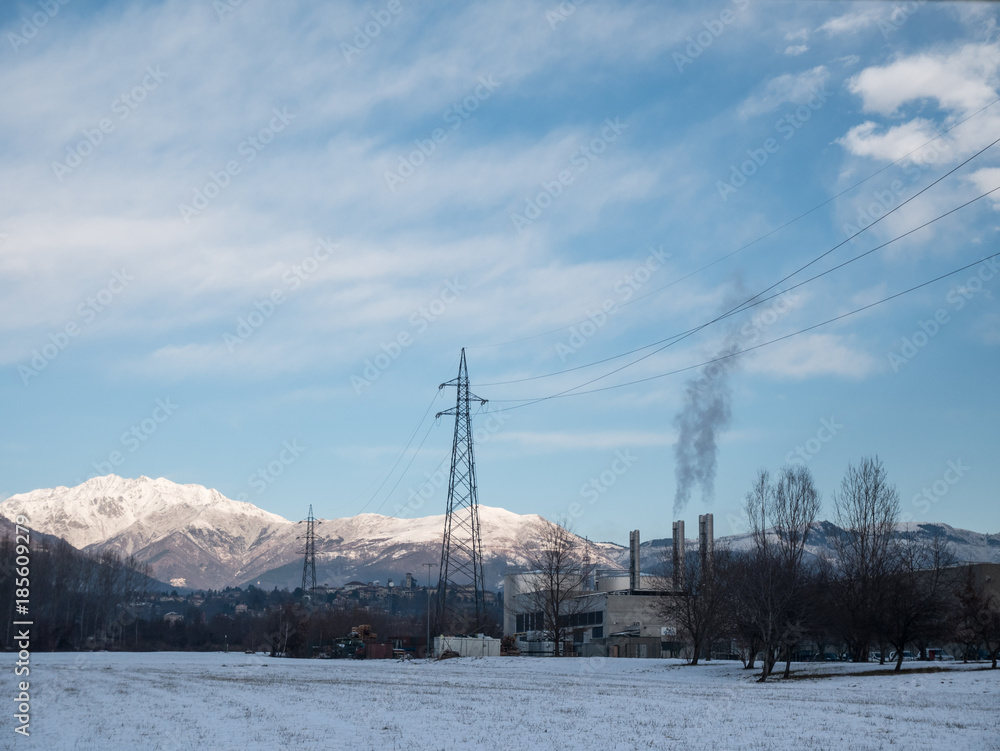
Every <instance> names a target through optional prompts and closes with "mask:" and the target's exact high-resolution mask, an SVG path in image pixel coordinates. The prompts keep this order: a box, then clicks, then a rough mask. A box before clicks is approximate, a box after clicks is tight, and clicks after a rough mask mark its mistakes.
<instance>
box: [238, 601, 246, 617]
mask: <svg viewBox="0 0 1000 751" xmlns="http://www.w3.org/2000/svg"><path fill="white" fill-rule="evenodd" d="M245 612H247V606H246V605H245V604H244V603H242V602H241V603H238V604H237V605H236V614H237V615H239V614H240V613H245Z"/></svg>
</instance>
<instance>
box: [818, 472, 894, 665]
mask: <svg viewBox="0 0 1000 751" xmlns="http://www.w3.org/2000/svg"><path fill="white" fill-rule="evenodd" d="M833 503H834V510H835V514H836V521H837V524H838V526H840V527H841V528H842V529H843V530H844V531H843V534H842V535H840V536H838V537H837V538H835V540H834V547H835V549H836V551H837V557H838V559H839V565H840V568H839V576H838V577H837V579H836V581H835V586H834V596H835V597H836V601H837V609H838V612H839V613H840V620H841V632H842V634H843V637H844V640H845V641H846V642H847V646H848V649H849V650H850V653H851V657H852V658H853V660H854V661H855V662H867V661H868V648H869V646H870V645H871V644H872V643H873V642H874V641H876V639H877V638H878V636H879V619H880V617H881V611H882V608H883V601H884V599H885V595H886V589H887V587H888V585H889V579H890V576H891V575H892V572H893V550H892V536H893V532H894V530H895V527H896V522H897V520H898V518H899V493H898V491H897V490H896V487H895V485H892V484H890V483H889V482H888V480H887V474H886V470H885V467H884V466H883V465H882V462H881V461H880V460H879V458H878V457H877V456H876V457H864V458H862V459H861V461H860V462H859V463H858V465H857V466H855V465H853V464H852V465H848V467H847V471H846V472H845V473H844V477H843V480H841V484H840V490H839V492H837V493H834V496H833Z"/></svg>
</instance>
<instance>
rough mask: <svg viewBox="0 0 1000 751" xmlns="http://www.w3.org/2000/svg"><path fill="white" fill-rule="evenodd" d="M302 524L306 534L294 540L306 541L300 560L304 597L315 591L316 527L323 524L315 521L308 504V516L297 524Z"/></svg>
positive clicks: (311, 508)
mask: <svg viewBox="0 0 1000 751" xmlns="http://www.w3.org/2000/svg"><path fill="white" fill-rule="evenodd" d="M303 523H304V524H305V525H306V534H305V536H304V537H298V538H296V539H299V540H305V541H306V544H305V548H304V549H303V551H302V553H303V554H304V555H305V558H303V559H302V594H303V595H305V594H307V593H309V592H312V591H313V590H315V589H316V525H317V524H322V523H323V522H317V521H316V517H314V516H313V507H312V504H311V503H310V504H309V516H308V517H306V518H305V520H304V521H301V522H299V524H303ZM307 585H308V587H307Z"/></svg>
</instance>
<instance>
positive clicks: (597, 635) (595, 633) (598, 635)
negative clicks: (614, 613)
mask: <svg viewBox="0 0 1000 751" xmlns="http://www.w3.org/2000/svg"><path fill="white" fill-rule="evenodd" d="M590 638H591V639H603V638H604V626H595V627H594V629H593V630H592V631H591V632H590Z"/></svg>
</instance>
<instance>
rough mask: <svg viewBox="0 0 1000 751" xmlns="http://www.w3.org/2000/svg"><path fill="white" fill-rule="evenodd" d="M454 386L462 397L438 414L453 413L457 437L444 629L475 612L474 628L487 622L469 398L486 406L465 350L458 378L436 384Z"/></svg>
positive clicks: (441, 583)
mask: <svg viewBox="0 0 1000 751" xmlns="http://www.w3.org/2000/svg"><path fill="white" fill-rule="evenodd" d="M445 386H455V387H456V389H457V391H458V396H457V399H456V401H455V406H454V407H453V408H452V409H448V410H445V411H443V412H438V413H437V415H436V417H440V416H441V415H455V438H454V440H453V442H452V445H451V472H450V474H449V476H448V511H447V514H446V515H445V520H444V540H443V541H442V543H441V572H440V575H439V577H438V591H437V618H438V625H439V627H440V628H448V627H455V626H457V625H459V624H460V623H461V622H462V621H464V620H467V616H466V614H469V615H471V612H470V611H471V610H472V609H474V610H475V623H474V624H473V625H474V627H475V628H477V629H478V627H479V626H481V625H482V624H483V622H484V619H485V615H486V598H485V594H484V577H483V542H482V538H481V536H480V531H479V500H478V497H477V491H476V459H475V456H474V454H473V450H472V417H471V414H470V410H469V405H470V403H471V402H473V401H476V402H479V404H480V405H484V404H486V400H485V399H481V398H480V397H478V396H476V395H475V394H473V393H471V392H470V391H469V370H468V367H467V366H466V364H465V349H464V348H463V349H462V359H461V362H460V363H459V366H458V378H455V379H454V380H451V381H448V382H447V383H442V384H441V385H440V386H439V387H438V388H441V389H443V388H444V387H445Z"/></svg>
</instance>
